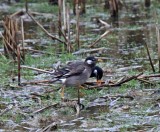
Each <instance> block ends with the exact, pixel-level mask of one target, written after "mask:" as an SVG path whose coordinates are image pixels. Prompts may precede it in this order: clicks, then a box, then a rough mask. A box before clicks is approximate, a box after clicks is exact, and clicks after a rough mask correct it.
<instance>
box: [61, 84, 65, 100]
mask: <svg viewBox="0 0 160 132" xmlns="http://www.w3.org/2000/svg"><path fill="white" fill-rule="evenodd" d="M64 87H65V86H64V85H63V86H62V88H61V99H64Z"/></svg>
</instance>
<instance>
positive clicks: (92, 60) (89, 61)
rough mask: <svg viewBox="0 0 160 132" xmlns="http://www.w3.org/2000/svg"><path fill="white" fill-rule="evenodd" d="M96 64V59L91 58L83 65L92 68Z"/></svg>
mask: <svg viewBox="0 0 160 132" xmlns="http://www.w3.org/2000/svg"><path fill="white" fill-rule="evenodd" d="M96 62H97V59H96V58H95V57H93V56H90V57H87V58H86V60H85V63H86V64H87V65H90V66H92V67H94V66H95V65H96Z"/></svg>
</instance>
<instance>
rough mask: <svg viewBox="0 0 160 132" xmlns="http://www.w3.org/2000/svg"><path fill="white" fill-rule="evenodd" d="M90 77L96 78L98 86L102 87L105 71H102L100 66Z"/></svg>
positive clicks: (93, 70)
mask: <svg viewBox="0 0 160 132" xmlns="http://www.w3.org/2000/svg"><path fill="white" fill-rule="evenodd" d="M90 77H96V79H97V84H98V85H101V83H102V81H101V79H102V77H103V70H102V68H100V67H99V66H95V67H94V68H93V69H92V73H91V75H90Z"/></svg>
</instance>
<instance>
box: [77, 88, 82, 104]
mask: <svg viewBox="0 0 160 132" xmlns="http://www.w3.org/2000/svg"><path fill="white" fill-rule="evenodd" d="M80 86H81V85H78V104H80V95H79V88H80Z"/></svg>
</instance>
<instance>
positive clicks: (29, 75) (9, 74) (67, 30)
mask: <svg viewBox="0 0 160 132" xmlns="http://www.w3.org/2000/svg"><path fill="white" fill-rule="evenodd" d="M113 1H114V0H113ZM105 2H106V1H104V0H87V1H86V3H85V12H83V13H82V14H79V13H78V11H77V12H76V13H78V14H79V15H75V14H74V12H73V6H74V4H73V3H72V1H70V0H66V3H65V5H66V7H65V8H66V14H65V15H63V12H61V11H63V10H60V11H59V7H60V6H58V5H54V4H53V5H52V4H51V3H48V1H44V0H37V1H36V0H34V1H30V0H28V11H29V12H30V14H31V16H32V17H31V16H29V15H28V14H27V13H26V12H25V11H26V5H25V1H23V0H22V1H20V2H15V1H12V0H11V1H10V3H8V1H7V0H1V3H0V32H1V38H0V76H1V77H0V95H1V96H0V131H30V132H32V131H33V132H34V131H37V132H39V131H41V132H42V131H47V130H48V131H54V130H55V131H122V132H123V131H139V132H140V131H148V132H159V131H160V85H159V83H160V81H159V78H160V75H159V73H158V72H159V59H158V56H159V54H158V47H159V45H160V40H159V39H160V38H159V34H158V33H159V27H160V26H159V24H160V15H159V14H160V1H159V0H152V1H151V5H150V6H149V7H146V6H145V4H144V3H145V1H143V0H133V1H130V0H122V1H120V4H118V5H119V6H118V16H114V15H115V14H112V13H113V12H112V11H113V10H112V8H111V9H109V5H108V6H107V3H105ZM82 3H83V2H82ZM105 5H106V6H107V7H105ZM63 8H64V7H63ZM75 8H76V7H75ZM104 8H105V9H104ZM59 12H61V13H62V14H61V18H62V19H61V20H60V18H59V15H60V14H59ZM15 13H16V14H15ZM13 14H14V15H13ZM9 15H12V16H14V19H16V20H17V27H18V28H17V32H16V33H15V35H14V36H18V37H17V38H18V40H16V39H15V41H16V44H18V46H19V47H20V49H21V55H23V54H24V57H21V58H20V60H23V61H21V67H23V66H27V67H32V68H39V69H43V70H45V71H53V70H54V68H55V67H57V66H58V65H60V64H66V63H67V62H68V61H72V60H81V59H85V58H86V56H89V55H94V56H96V57H98V58H101V59H102V60H103V62H100V63H98V64H97V65H99V66H100V67H102V68H103V70H104V77H103V81H104V82H105V84H106V85H104V86H100V87H99V86H95V87H94V88H92V87H91V86H90V85H89V86H86V88H85V89H83V90H82V92H83V93H84V95H83V96H82V97H81V103H82V104H83V105H84V106H85V108H84V109H83V110H82V111H80V114H79V116H77V115H76V111H75V109H74V107H71V106H69V105H65V104H62V102H61V99H60V96H59V88H60V86H61V85H59V84H52V83H44V82H43V83H42V82H40V83H35V84H34V83H31V82H38V81H42V80H49V79H50V78H51V74H49V73H44V72H40V71H36V70H33V69H28V68H21V70H20V71H21V83H22V84H23V83H24V84H25V85H20V86H19V85H18V73H19V70H18V68H17V67H18V66H17V65H18V59H17V56H16V55H17V54H18V50H17V47H16V48H15V47H14V46H13V47H14V48H13V49H14V50H12V48H11V53H10V54H9V55H7V56H6V53H8V52H7V50H6V49H5V48H4V47H5V46H6V45H5V43H4V37H5V32H7V31H5V29H6V28H5V26H4V22H6V21H5V18H6V16H9ZM64 18H65V20H64ZM33 19H34V20H33ZM11 20H12V19H11ZM22 21H23V22H22ZM36 22H38V23H40V25H42V26H43V28H44V29H45V30H46V31H47V32H46V31H44V29H42V28H41V26H40V25H38V24H37V23H36ZM22 23H23V24H22ZM59 23H61V25H60V24H59ZM66 23H68V24H66ZM15 25H16V24H15ZM22 25H23V26H22ZM13 27H14V28H13V29H14V30H15V26H13ZM22 27H23V28H22ZM13 29H11V30H12V31H13ZM60 29H61V30H60ZM77 29H79V30H77ZM22 33H23V34H24V36H23V37H22ZM47 33H49V34H47ZM105 33H106V34H105ZM60 34H61V35H60ZM59 35H60V36H59ZM6 36H7V35H6ZM8 36H9V35H8ZM8 36H7V38H8V40H9V38H10V39H11V40H10V43H13V44H14V42H12V38H11V37H8ZM22 38H23V39H22ZM94 42H96V43H94ZM93 44H94V45H93ZM146 47H147V48H146ZM15 51H16V52H15ZM147 51H149V52H147ZM148 53H149V54H150V58H151V60H149V55H148ZM15 54H16V55H15ZM151 62H152V64H153V65H151ZM153 67H154V68H153ZM142 72H143V74H142V75H141V76H139V78H136V77H135V78H133V79H131V80H130V81H126V83H123V84H121V85H120V86H115V87H113V86H111V85H109V84H115V83H117V82H119V81H122V79H126V78H130V77H133V76H136V75H139V74H140V73H142ZM89 81H91V82H93V81H95V79H94V78H93V79H90V80H89ZM76 93H77V92H76V90H75V89H72V88H68V89H66V96H67V97H68V98H70V99H75V98H76V97H77V95H76Z"/></svg>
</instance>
